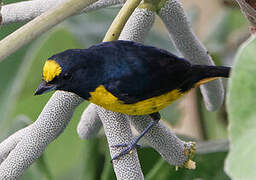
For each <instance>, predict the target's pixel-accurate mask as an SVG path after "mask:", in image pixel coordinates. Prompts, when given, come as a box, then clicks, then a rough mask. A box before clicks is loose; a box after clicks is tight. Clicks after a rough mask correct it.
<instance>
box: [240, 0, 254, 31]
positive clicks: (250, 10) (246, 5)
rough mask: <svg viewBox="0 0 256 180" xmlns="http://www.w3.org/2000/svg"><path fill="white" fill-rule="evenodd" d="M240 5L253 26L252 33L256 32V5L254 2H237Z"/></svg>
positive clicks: (241, 0) (242, 0)
mask: <svg viewBox="0 0 256 180" xmlns="http://www.w3.org/2000/svg"><path fill="white" fill-rule="evenodd" d="M236 2H237V3H238V4H239V6H240V8H241V11H242V13H243V14H244V16H245V17H246V18H247V20H248V21H249V23H250V24H251V26H252V27H251V28H250V31H251V33H255V32H256V3H255V1H254V0H247V1H246V0H236Z"/></svg>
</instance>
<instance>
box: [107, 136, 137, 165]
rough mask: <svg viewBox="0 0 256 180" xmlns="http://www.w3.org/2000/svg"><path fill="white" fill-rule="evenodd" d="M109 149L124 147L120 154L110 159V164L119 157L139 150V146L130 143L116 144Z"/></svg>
mask: <svg viewBox="0 0 256 180" xmlns="http://www.w3.org/2000/svg"><path fill="white" fill-rule="evenodd" d="M111 147H115V148H119V147H125V149H123V150H122V151H121V152H120V153H118V154H116V155H114V156H113V157H112V159H111V162H112V161H113V160H115V159H118V158H119V157H121V156H123V155H125V154H130V153H132V150H133V149H139V148H141V145H138V144H137V143H136V142H134V141H132V142H131V143H124V144H117V145H113V146H111Z"/></svg>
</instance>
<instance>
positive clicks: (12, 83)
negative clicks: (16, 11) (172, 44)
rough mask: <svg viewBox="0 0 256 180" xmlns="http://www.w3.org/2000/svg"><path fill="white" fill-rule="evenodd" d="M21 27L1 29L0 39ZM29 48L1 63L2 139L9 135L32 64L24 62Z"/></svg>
mask: <svg viewBox="0 0 256 180" xmlns="http://www.w3.org/2000/svg"><path fill="white" fill-rule="evenodd" d="M21 25H22V23H15V24H12V25H7V26H4V27H2V28H1V29H0V39H2V38H4V37H5V36H7V35H8V34H10V33H12V32H13V31H15V30H16V29H18V28H19V27H20V26H21ZM28 47H29V46H24V47H23V48H21V49H20V50H18V51H17V52H15V53H13V54H12V55H10V56H9V57H7V58H6V59H5V60H4V61H2V62H1V63H0V84H1V86H0V99H1V103H0V114H1V119H0V124H1V126H0V139H2V138H3V137H5V136H6V134H7V133H8V132H7V130H8V129H9V128H8V127H9V125H10V123H11V121H10V120H11V119H13V118H12V117H11V114H12V112H13V110H14V106H15V103H16V101H17V98H18V96H19V94H20V91H21V88H22V85H23V83H24V79H25V76H26V74H27V72H28V69H29V65H30V64H31V61H24V60H23V58H24V56H25V54H26V50H27V49H28Z"/></svg>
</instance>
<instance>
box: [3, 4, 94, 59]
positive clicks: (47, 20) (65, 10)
mask: <svg viewBox="0 0 256 180" xmlns="http://www.w3.org/2000/svg"><path fill="white" fill-rule="evenodd" d="M96 1H97V0H67V1H65V2H64V3H63V4H61V5H59V6H57V7H54V8H52V9H50V10H49V11H46V12H45V13H43V14H42V15H40V16H39V17H37V18H35V19H34V20H32V21H30V22H29V23H27V24H26V25H24V26H22V27H21V28H20V29H18V30H16V31H15V32H13V33H12V34H10V35H9V36H7V37H6V38H4V39H3V40H2V41H0V62H1V61H2V60H3V59H4V58H6V57H7V56H9V55H10V54H11V53H13V52H15V51H16V50H18V49H19V48H21V47H22V46H24V45H25V44H27V43H29V42H31V41H32V40H33V39H34V38H36V37H38V36H39V35H41V34H42V33H44V32H46V31H48V30H49V29H50V28H52V27H53V26H55V25H56V24H58V23H60V22H62V21H63V20H64V19H66V18H68V17H70V16H72V15H74V14H76V13H77V12H80V11H81V10H82V9H84V8H86V7H88V6H89V5H91V4H93V3H94V2H96Z"/></svg>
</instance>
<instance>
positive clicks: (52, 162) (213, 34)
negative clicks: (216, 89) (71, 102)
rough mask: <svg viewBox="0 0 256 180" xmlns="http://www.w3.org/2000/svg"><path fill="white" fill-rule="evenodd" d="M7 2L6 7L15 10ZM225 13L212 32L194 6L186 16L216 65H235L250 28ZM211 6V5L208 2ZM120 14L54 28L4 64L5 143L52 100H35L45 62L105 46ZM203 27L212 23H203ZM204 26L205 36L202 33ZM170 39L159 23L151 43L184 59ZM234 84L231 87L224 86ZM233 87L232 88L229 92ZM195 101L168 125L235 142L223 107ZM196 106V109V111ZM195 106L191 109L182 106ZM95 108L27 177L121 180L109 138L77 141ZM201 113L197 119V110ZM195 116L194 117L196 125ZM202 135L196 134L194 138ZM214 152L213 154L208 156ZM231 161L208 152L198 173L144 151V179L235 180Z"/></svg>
mask: <svg viewBox="0 0 256 180" xmlns="http://www.w3.org/2000/svg"><path fill="white" fill-rule="evenodd" d="M13 2H14V1H11V0H4V4H7V3H13ZM221 2H222V3H220V5H219V7H218V12H219V13H218V14H217V15H216V14H214V15H212V16H211V17H210V16H209V17H208V19H209V20H211V21H209V22H207V24H201V23H202V20H201V17H202V16H205V15H204V14H203V11H202V9H200V6H199V5H198V4H196V3H192V4H189V5H187V4H186V3H184V5H185V7H186V12H187V14H188V16H189V18H190V20H191V22H192V26H193V28H194V29H195V31H196V32H197V33H198V35H199V38H200V39H201V40H202V41H203V42H204V44H205V45H206V46H207V49H208V51H209V52H210V54H211V55H212V57H213V59H214V60H215V63H216V64H218V65H231V64H232V63H233V59H234V56H235V54H236V52H237V49H238V47H239V45H240V44H241V43H242V42H243V41H245V40H246V39H247V38H248V36H249V33H248V29H247V25H248V24H247V22H246V20H245V19H244V18H243V16H242V14H241V12H240V10H239V8H238V7H237V6H233V5H230V4H227V3H224V1H221ZM208 3H209V2H208ZM118 10H119V9H118V8H107V9H103V10H98V11H95V12H91V13H88V14H82V15H78V16H76V17H72V18H70V19H68V20H66V21H65V22H63V23H61V24H59V25H58V26H56V27H54V28H53V29H51V30H50V31H48V32H47V33H45V34H44V35H42V36H40V37H39V38H37V39H36V40H34V41H33V42H31V43H29V44H28V45H26V46H25V47H23V48H21V49H20V50H18V51H17V52H15V53H14V54H12V55H11V56H9V57H8V58H6V59H5V60H4V61H3V62H1V63H0V84H1V86H0V99H1V103H0V115H1V119H0V124H1V126H0V140H1V141H2V140H3V139H4V138H6V137H7V136H8V135H10V134H12V133H13V132H15V131H17V130H18V129H20V128H22V127H25V126H27V125H28V124H30V123H32V122H33V121H35V120H36V119H37V117H38V115H39V114H40V112H41V111H42V109H43V107H44V105H45V104H46V102H47V101H48V99H49V98H50V97H51V95H52V93H48V94H45V95H43V96H33V93H34V91H35V89H36V88H37V86H38V84H39V83H40V81H41V71H42V67H43V64H44V61H45V60H46V59H47V58H48V57H50V56H51V55H53V54H55V53H58V52H60V51H63V50H65V49H70V48H87V47H89V46H91V45H93V44H97V43H100V42H101V41H102V39H103V37H104V35H105V33H106V31H107V29H108V27H109V25H110V24H111V22H112V20H113V19H114V17H115V15H116V14H117V12H118ZM203 23H205V22H204V21H203ZM22 25H23V24H22V23H17V24H11V25H5V26H2V27H1V29H0V39H3V38H4V37H6V36H7V35H8V34H10V33H11V32H13V31H15V30H16V29H17V28H19V27H20V26H22ZM201 26H207V27H208V28H204V29H205V30H204V32H202V31H200V32H199V31H198V29H200V27H201ZM167 36H168V34H167V32H166V30H165V29H164V26H163V25H162V23H161V22H160V20H159V19H156V23H155V26H154V27H153V28H152V30H151V32H150V33H149V35H148V37H147V39H146V41H145V43H146V44H150V45H154V46H157V47H161V48H164V49H168V50H170V51H172V52H174V53H177V52H176V51H175V50H174V48H173V46H172V45H171V42H170V41H169V40H168V38H167ZM224 83H225V84H226V81H224ZM225 86H226V85H225ZM192 93H193V95H189V97H185V98H183V99H182V100H181V101H179V102H177V103H175V104H173V105H171V106H169V107H168V108H166V109H165V110H163V111H162V112H161V114H162V117H163V119H164V120H166V122H167V123H170V124H171V126H173V127H175V129H176V132H177V133H178V134H179V135H181V136H182V137H183V138H185V139H196V140H198V141H199V144H200V142H201V141H202V140H215V141H214V142H216V140H217V139H223V138H224V139H225V138H227V124H228V120H227V112H226V108H225V106H223V107H222V108H221V109H220V110H218V111H217V112H208V111H206V109H205V107H204V105H203V101H202V97H201V95H200V92H199V90H197V91H194V92H192ZM191 101H192V104H194V107H193V108H190V107H191V105H190V104H191ZM184 103H185V104H186V103H188V104H189V105H188V106H182V105H180V104H184ZM87 105H88V102H84V103H83V104H82V105H80V106H79V108H77V109H76V112H75V113H74V116H73V118H72V120H71V121H70V123H69V125H68V127H67V128H66V130H65V131H64V132H63V133H62V134H61V135H60V136H59V138H57V139H56V140H55V141H54V142H52V143H51V144H50V145H49V146H48V148H47V149H46V151H45V152H44V154H43V156H42V157H41V158H40V159H39V160H38V161H37V162H36V163H34V164H33V165H32V166H31V167H30V168H29V169H28V170H27V171H26V173H25V175H24V176H23V177H22V179H23V180H30V179H33V180H34V179H37V180H40V179H49V180H52V179H54V180H55V179H56V180H58V179H61V180H68V179H77V180H79V179H86V180H87V179H88V180H91V179H102V180H110V179H115V175H114V171H113V168H112V164H111V163H110V157H109V150H108V148H107V145H106V144H107V142H106V138H105V136H104V133H103V132H101V133H100V134H99V136H98V137H97V138H95V139H92V140H81V139H80V138H79V137H78V135H77V133H76V126H77V124H78V122H79V119H80V116H81V113H82V111H83V110H84V109H85V107H86V106H87ZM191 109H192V111H194V112H195V114H196V115H191V114H190V113H189V112H190V111H189V110H191ZM184 114H188V119H190V118H191V119H194V120H193V122H194V121H195V123H194V125H193V126H192V127H189V128H190V129H187V128H185V130H184V128H183V127H186V118H185V115H184ZM190 115H191V116H190ZM192 116H193V117H192ZM195 129H198V131H197V132H195V133H194V130H195ZM207 148H208V149H207ZM226 154H227V146H226V141H225V143H224V147H223V148H219V149H217V150H215V151H213V150H212V147H211V146H207V147H206V150H205V151H204V152H201V153H200V148H199V153H198V154H196V156H195V161H196V162H197V169H196V170H186V169H179V170H178V171H175V167H174V166H170V165H169V164H167V163H166V162H164V161H163V160H162V159H161V157H160V156H159V154H158V153H157V152H155V151H154V150H152V149H150V148H144V149H141V150H139V157H140V161H141V164H142V168H143V173H144V175H145V178H146V179H147V180H151V179H160V180H167V179H206V180H213V179H216V180H222V179H229V178H228V177H227V175H226V174H225V173H224V170H223V168H224V159H225V157H226Z"/></svg>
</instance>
